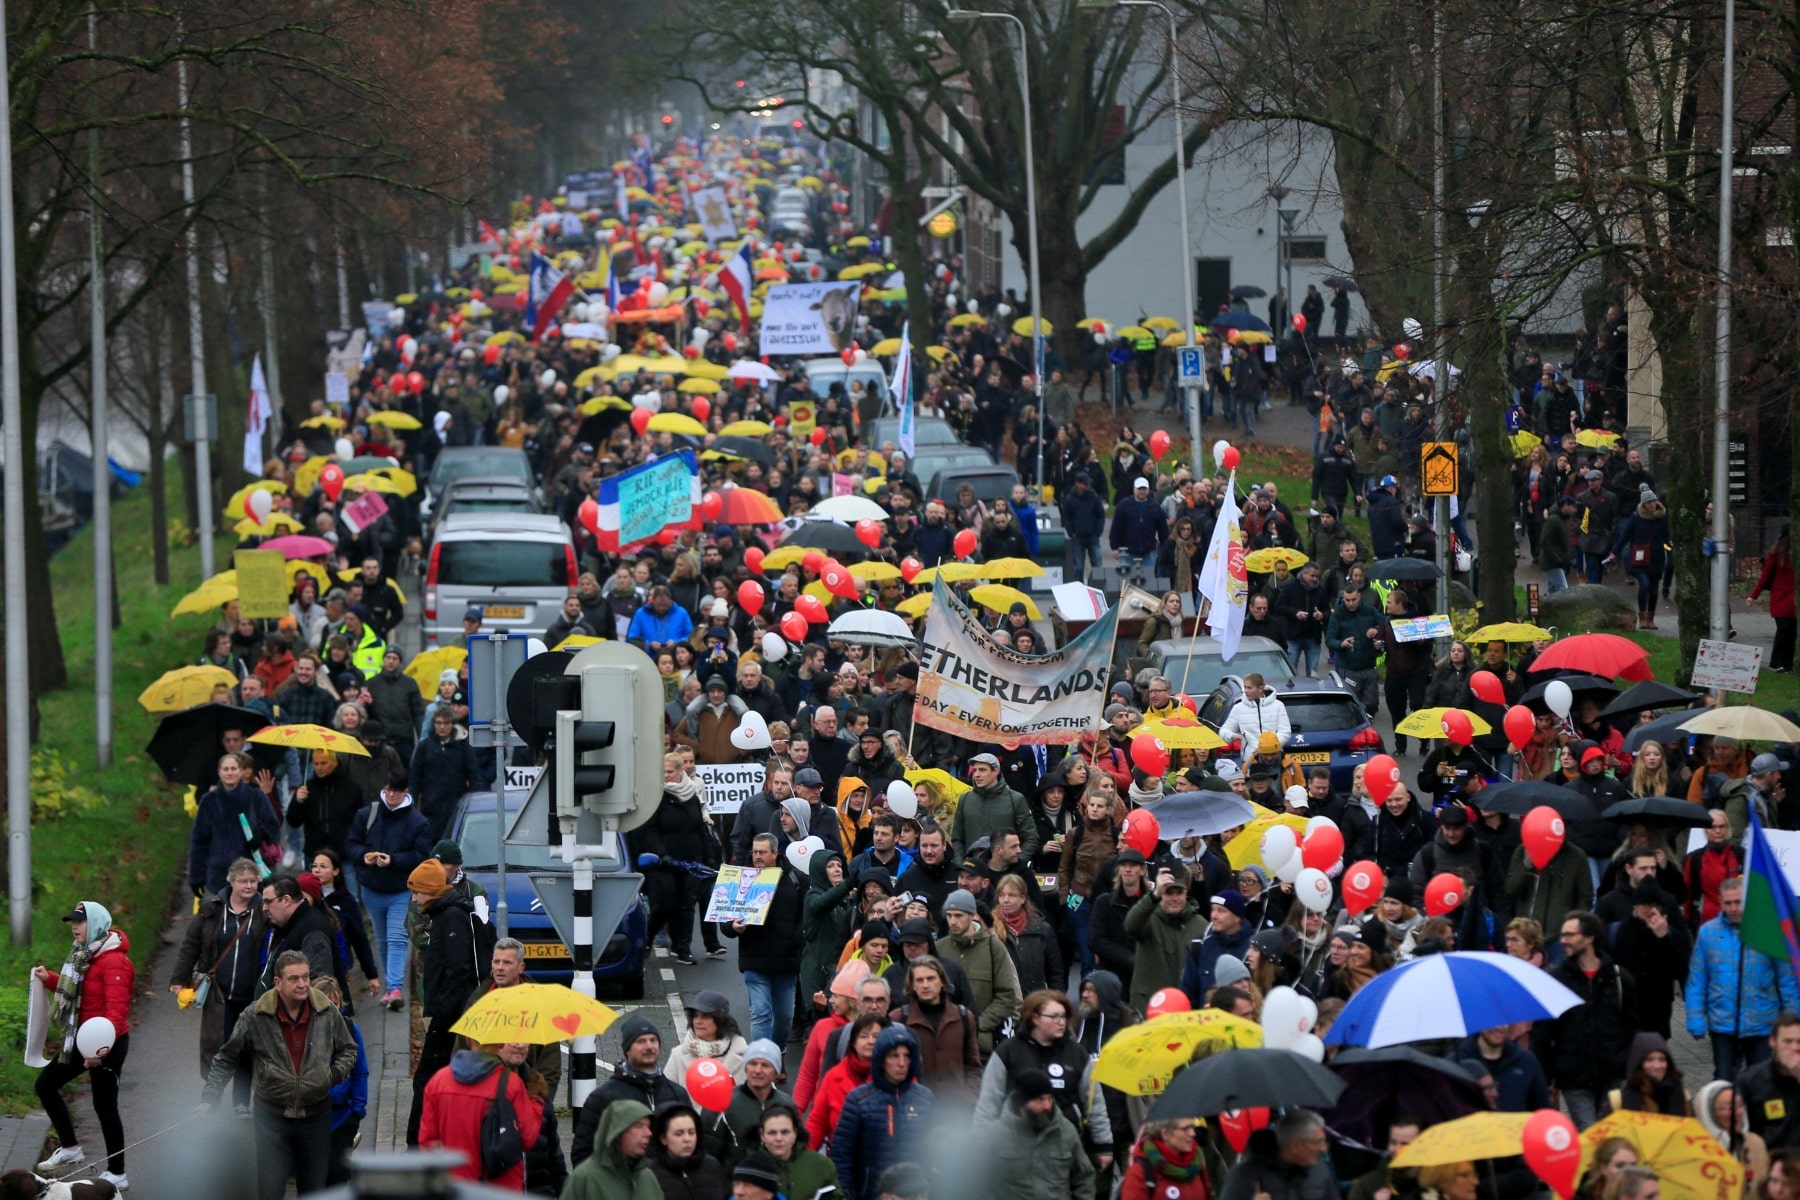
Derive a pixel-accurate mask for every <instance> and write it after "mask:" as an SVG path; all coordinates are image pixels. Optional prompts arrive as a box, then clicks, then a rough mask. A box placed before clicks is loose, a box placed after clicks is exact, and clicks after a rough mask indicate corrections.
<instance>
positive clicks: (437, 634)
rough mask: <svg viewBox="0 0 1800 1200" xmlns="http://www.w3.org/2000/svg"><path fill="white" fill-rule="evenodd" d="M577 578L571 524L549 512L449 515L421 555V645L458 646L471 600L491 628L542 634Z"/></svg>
mask: <svg viewBox="0 0 1800 1200" xmlns="http://www.w3.org/2000/svg"><path fill="white" fill-rule="evenodd" d="M580 577H581V572H580V570H579V569H578V568H577V567H576V565H575V543H574V542H573V541H572V540H570V537H569V527H568V526H567V525H564V524H563V523H562V522H561V521H560V520H558V519H557V518H556V517H554V516H552V515H549V514H544V513H508V512H472V513H460V514H455V515H452V516H449V517H446V518H445V519H444V520H443V521H442V522H440V523H439V525H438V527H437V537H436V540H434V541H433V542H432V544H431V554H430V555H429V557H427V559H426V566H425V587H424V594H425V604H424V610H425V615H424V619H423V622H422V624H423V625H424V629H425V642H426V645H427V646H428V647H435V646H443V645H454V646H460V645H462V641H463V631H462V615H463V612H464V611H465V610H466V609H467V608H468V607H469V606H470V605H471V604H478V605H480V606H481V608H482V610H483V613H484V626H483V627H484V628H485V629H487V630H489V631H492V630H494V629H505V630H508V631H510V632H513V633H530V634H537V635H540V636H541V635H542V634H543V632H544V630H545V629H547V628H549V626H550V622H552V621H554V620H556V615H557V613H558V612H559V611H560V610H561V608H562V602H563V599H564V597H566V596H567V595H568V594H569V592H570V591H571V590H572V589H573V588H574V587H575V583H576V581H577V580H578V579H580Z"/></svg>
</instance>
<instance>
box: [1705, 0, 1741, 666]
mask: <svg viewBox="0 0 1800 1200" xmlns="http://www.w3.org/2000/svg"><path fill="white" fill-rule="evenodd" d="M1736 41H1737V8H1736V6H1735V5H1734V4H1733V3H1732V0H1725V62H1724V65H1723V70H1724V80H1723V86H1722V87H1721V89H1720V95H1719V271H1718V274H1719V279H1718V289H1719V299H1718V306H1717V308H1716V310H1715V312H1714V314H1713V377H1714V385H1713V387H1714V391H1713V461H1712V468H1713V481H1712V501H1713V515H1712V529H1711V530H1709V531H1708V532H1709V533H1710V534H1711V536H1712V539H1713V558H1712V580H1711V583H1712V588H1711V593H1710V595H1711V604H1710V606H1709V607H1710V609H1711V612H1710V614H1709V615H1710V617H1711V620H1710V622H1709V625H1710V628H1709V629H1708V632H1709V633H1711V635H1712V637H1713V638H1714V639H1715V640H1717V641H1724V640H1725V639H1726V638H1728V637H1730V636H1731V633H1730V628H1731V555H1730V554H1729V553H1727V549H1726V548H1727V547H1728V546H1729V545H1730V544H1731V513H1730V511H1729V507H1728V506H1729V505H1730V503H1731V170H1732V167H1731V157H1732V149H1733V147H1732V144H1731V142H1732V137H1733V136H1734V135H1733V132H1732V122H1731V117H1732V112H1731V110H1732V106H1733V99H1732V91H1733V83H1734V80H1733V79H1732V73H1733V69H1734V67H1735V65H1736V64H1735V59H1736V55H1737V47H1736Z"/></svg>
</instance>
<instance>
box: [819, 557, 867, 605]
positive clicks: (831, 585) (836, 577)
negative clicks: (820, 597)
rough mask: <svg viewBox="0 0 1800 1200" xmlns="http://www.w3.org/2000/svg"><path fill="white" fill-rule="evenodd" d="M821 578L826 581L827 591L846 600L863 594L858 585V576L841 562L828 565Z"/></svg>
mask: <svg viewBox="0 0 1800 1200" xmlns="http://www.w3.org/2000/svg"><path fill="white" fill-rule="evenodd" d="M819 579H820V581H821V582H823V583H824V585H825V590H826V591H828V592H830V593H831V594H832V595H834V596H839V597H842V598H843V599H845V600H854V599H856V598H857V596H858V595H860V594H861V593H860V592H858V590H857V587H856V576H854V575H852V574H850V572H849V570H848V569H847V568H845V567H844V566H842V565H841V564H839V563H832V564H830V565H829V566H827V567H826V568H825V573H824V574H823V575H820V576H819Z"/></svg>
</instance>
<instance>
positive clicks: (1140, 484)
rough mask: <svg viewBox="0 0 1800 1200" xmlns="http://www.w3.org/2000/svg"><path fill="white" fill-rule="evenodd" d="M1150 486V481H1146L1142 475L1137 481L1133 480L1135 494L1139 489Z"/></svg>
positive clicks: (1132, 486)
mask: <svg viewBox="0 0 1800 1200" xmlns="http://www.w3.org/2000/svg"><path fill="white" fill-rule="evenodd" d="M1149 486H1150V481H1149V480H1148V479H1145V478H1144V477H1143V476H1142V475H1139V476H1138V477H1137V478H1136V479H1134V480H1132V482H1131V490H1132V491H1134V492H1135V491H1137V490H1138V489H1139V488H1147V487H1149Z"/></svg>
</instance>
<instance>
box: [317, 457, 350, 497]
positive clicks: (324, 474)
mask: <svg viewBox="0 0 1800 1200" xmlns="http://www.w3.org/2000/svg"><path fill="white" fill-rule="evenodd" d="M319 488H320V489H321V490H322V491H323V492H324V493H325V494H326V495H327V496H329V497H331V499H332V500H333V501H334V502H335V501H336V500H337V498H338V497H339V496H341V495H343V494H344V468H342V467H340V466H338V465H337V464H336V463H326V464H325V468H324V470H322V471H320V472H319Z"/></svg>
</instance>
